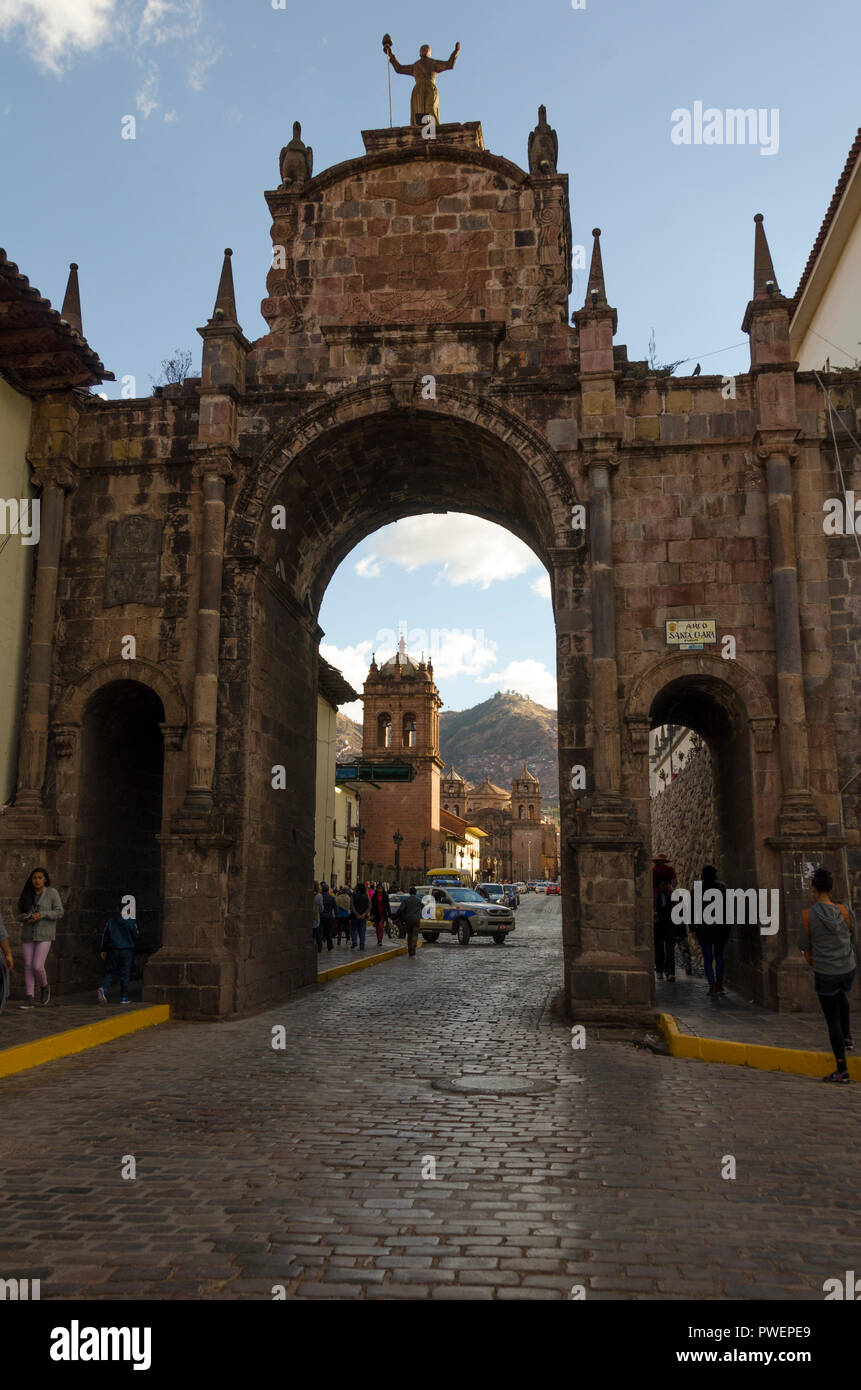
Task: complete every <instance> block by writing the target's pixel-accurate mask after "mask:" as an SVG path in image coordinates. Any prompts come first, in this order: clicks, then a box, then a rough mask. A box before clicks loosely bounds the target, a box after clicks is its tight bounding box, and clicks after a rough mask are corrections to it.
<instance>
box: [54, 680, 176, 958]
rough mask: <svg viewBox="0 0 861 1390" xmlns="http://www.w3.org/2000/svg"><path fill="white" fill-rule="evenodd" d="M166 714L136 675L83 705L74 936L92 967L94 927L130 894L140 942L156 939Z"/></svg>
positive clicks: (151, 944) (147, 945) (147, 946)
mask: <svg viewBox="0 0 861 1390" xmlns="http://www.w3.org/2000/svg"><path fill="white" fill-rule="evenodd" d="M163 721H164V707H163V705H162V702H161V700H160V699H159V697H158V696H157V695H156V694H155V692H154V691H152V690H150V688H149V687H148V686H146V685H143V684H141V683H140V682H139V681H128V680H126V681H112V682H111V683H110V684H109V685H106V686H103V687H102V688H101V689H100V690H98V691H97V692H96V694H95V695H93V696H92V698H91V699H90V700H89V702H88V704H87V707H86V710H85V712H84V718H83V730H82V749H81V801H80V820H79V828H78V838H77V858H78V864H79V872H78V883H79V885H80V890H79V895H76V897H77V913H76V914H75V915H76V917H77V923H76V930H75V938H76V940H77V942H78V949H79V950H81V951H83V952H84V953H85V961H84V965H86V954H87V953H92V969H91V973H93V974H97V973H98V964H99V963H98V957H97V954H96V946H97V942H98V938H99V934H100V932H101V929H102V927H103V926H104V923H105V920H106V918H107V917H108V916H110V914H111V913H112V912H117V911H118V910H119V908H120V903H121V900H122V898H123V896H124V895H131V896H133V897H134V899H135V905H136V914H137V922H138V928H139V932H140V936H139V948H140V949H141V950H146V951H152V950H154V949H155V948H156V947H157V946H158V944H159V941H160V930H159V928H160V923H159V903H160V900H161V884H160V877H161V874H160V869H161V864H160V851H159V844H158V839H157V836H158V835H159V833H160V832H161V828H162V789H163V769H164V741H163V738H162V732H161V729H160V728H159V725H160V724H161V723H162V722H163Z"/></svg>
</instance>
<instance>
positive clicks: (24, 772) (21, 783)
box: [15, 479, 65, 807]
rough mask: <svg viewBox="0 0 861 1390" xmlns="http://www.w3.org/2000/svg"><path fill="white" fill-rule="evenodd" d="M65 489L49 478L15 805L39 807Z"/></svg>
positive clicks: (44, 499) (42, 514)
mask: <svg viewBox="0 0 861 1390" xmlns="http://www.w3.org/2000/svg"><path fill="white" fill-rule="evenodd" d="M64 512H65V491H64V488H63V486H62V485H61V483H60V482H59V481H58V480H56V479H51V480H50V481H49V480H46V481H45V482H44V484H43V486H42V496H41V501H40V515H39V525H40V536H39V550H38V558H37V561H36V583H35V587H34V594H33V619H32V627H31V635H30V666H29V672H28V679H27V693H26V698H25V705H24V715H23V719H22V721H21V751H20V754H19V758H18V789H17V791H16V794H15V805H16V807H41V806H42V804H43V802H42V789H43V787H44V782H45V762H46V759H47V754H48V718H49V713H50V700H51V666H52V654H53V650H54V621H55V610H56V604H57V578H58V575H59V569H60V547H61V545H62V540H63V517H64Z"/></svg>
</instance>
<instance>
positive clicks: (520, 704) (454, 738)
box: [439, 694, 559, 812]
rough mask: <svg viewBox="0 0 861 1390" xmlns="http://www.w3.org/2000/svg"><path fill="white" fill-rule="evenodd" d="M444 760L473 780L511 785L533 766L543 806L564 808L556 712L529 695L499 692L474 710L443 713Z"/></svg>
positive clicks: (441, 754)
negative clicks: (516, 777) (558, 757)
mask: <svg viewBox="0 0 861 1390" xmlns="http://www.w3.org/2000/svg"><path fill="white" fill-rule="evenodd" d="M439 723H440V756H441V757H442V758H443V759H444V760H445V762H446V763H452V764H453V765H454V767H455V770H456V771H457V772H459V773H460V774H461V776H462V777H465V778H466V779H467V781H468V782H473V783H476V782H483V781H484V778H485V777H489V778H490V780H491V782H495V783H496V784H497V786H500V787H505V788H506V790H507V789H508V787H509V786H510V785H511V781H512V778H513V777H515V776H516V774H517V773H518V772H519V771H520V769H521V768H522V766H523V764H524V762H526V763H527V765H528V767H529V770H530V772H534V773H535V776H536V777H537V778H538V780H539V782H540V783H541V796H542V806H543V809H544V810H545V811H547V812H552V811H554V810H555V809H556V808H558V806H559V764H558V760H557V752H556V745H557V722H556V711H555V710H552V709H545V708H544V706H543V705H537V704H536V703H535V701H534V700H530V699H527V697H526V696H525V695H513V694H505V695H503V694H497V695H494V696H493V698H492V699H490V700H485V701H484V703H483V704H480V705H474V706H473V707H472V709H463V710H444V711H443V712H442V713H441V715H440V720H439Z"/></svg>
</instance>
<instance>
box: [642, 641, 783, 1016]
mask: <svg viewBox="0 0 861 1390" xmlns="http://www.w3.org/2000/svg"><path fill="white" fill-rule="evenodd" d="M625 719H626V724H627V727H628V730H629V734H630V757H629V759H628V791H629V794H630V797H631V800H632V801H633V802H634V804H635V805H636V806H637V810H638V815H639V817H640V820H641V823H642V824H643V826H644V827H646V828H647V827H648V826H649V824H650V800H649V733H650V731H651V729H653V728H657V727H659V726H661V725H663V724H674V725H679V726H684V727H687V728H690V729H693V730H694V731H695V732H696V733H698V734H700V735H701V736H702V737H703V739H704V740H705V742H706V744H707V746H708V750H709V754H710V756H711V760H712V768H713V772H714V784H715V794H716V800H717V810H718V822H719V834H720V844H721V857H722V862H720V863H718V864H717V868H718V873H719V875H720V877H721V878H722V879H723V880H724V881H725V882H726V883H727V885H728V886H729V887H732V888H742V889H747V888H765V889H772V888H777V887H778V886H779V868H778V864H777V860H776V856H775V855H774V854H773V852H772V851H771V850H770V849H769V847H768V846H767V844H765V843H764V841H763V840H762V839H758V837H757V831H756V827H757V825H762V824H768V823H769V822H770V821H771V818H772V817H773V815H774V814H775V813H776V809H777V804H778V797H779V787H778V785H777V769H776V766H772V764H774V763H776V759H772V758H770V757H769V756H768V754H769V752H770V750H771V745H772V742H773V730H774V726H775V722H776V720H775V717H774V714H773V709H772V706H771V702H770V700H769V698H768V695H767V692H766V691H765V689H764V687H763V685H762V683H761V682H760V680H759V679H758V677H757V676H756V675H755V673H754V672H752V671H751V670H750V669H749V668H747V667H744V666H742V665H741V664H740V663H738V662H729V661H724V660H722V659H721V658H720V657H716V656H714V655H712V654H707V655H704V654H702V653H676V654H673V655H672V656H670V657H668V658H666V659H664V660H663V661H660V662H658V663H657V664H656V665H655V666H654V667H652V668H650V670H649V671H647V672H644V673H643V674H642V675H641V676H640V677H639V678H638V680H637V681H636V682H635V684H634V687H633V688H632V691H631V693H630V696H629V699H628V703H627V710H626V715H625ZM675 794H678V793H676V792H673V789H672V788H670V789H669V790H668V791H667V792H665V793H664V795H675ZM772 823H773V822H772ZM650 840H651V837H650V835H649V834H648V833H647V836H646V848H647V850H648V849H649V848H650ZM664 848H666V847H664ZM649 857H650V856H649ZM679 886H680V887H683V888H688V889H690V888H691V887H692V884H689V883H684V884H680V885H679ZM649 890H650V884H649V882H648V875H646V880H645V881H644V883H643V887H642V900H643V913H644V918H647V917H648V916H649V915H650V907H651V905H650V901H649ZM644 925H645V923H644ZM786 947H787V941H786V926H785V923H784V930H783V931H782V932H779V933H777V934H775V935H774V936H765V935H763V934H762V933H761V932H760V930H759V926H758V925H757V924H755V923H752V924H749V925H746V926H739V925H735V926H734V927H733V934H732V938H731V947H730V950H729V952H728V966H727V979H728V981H729V982H730V983H731V984H734V985H736V986H737V987H739V988H741V989H743V990H745V991H748V997H751V996H752V997H754V998H756V999H758V1000H759V1001H760V1002H763V1003H766V1002H773V999H772V996H773V993H774V990H773V985H772V980H773V972H774V969H775V967H776V966H777V964H778V963H779V961H780V960H781V959H782V958H783V957H784V955H785V953H786Z"/></svg>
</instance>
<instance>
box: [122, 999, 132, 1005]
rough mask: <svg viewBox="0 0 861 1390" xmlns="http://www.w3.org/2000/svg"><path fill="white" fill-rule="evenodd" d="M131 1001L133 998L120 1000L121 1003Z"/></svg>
mask: <svg viewBox="0 0 861 1390" xmlns="http://www.w3.org/2000/svg"><path fill="white" fill-rule="evenodd" d="M131 1002H132V1001H131V999H121V1000H120V1003H121V1004H130V1003H131Z"/></svg>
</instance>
